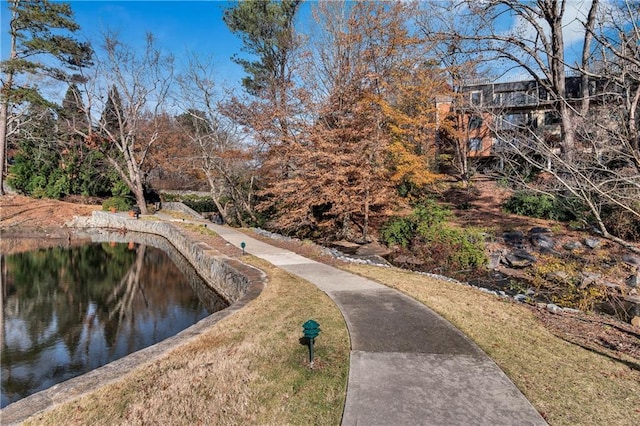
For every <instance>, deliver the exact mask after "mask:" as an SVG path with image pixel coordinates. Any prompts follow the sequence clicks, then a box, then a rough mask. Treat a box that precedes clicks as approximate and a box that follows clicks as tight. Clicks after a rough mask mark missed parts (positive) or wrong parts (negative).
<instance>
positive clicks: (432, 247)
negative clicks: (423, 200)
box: [419, 224, 487, 271]
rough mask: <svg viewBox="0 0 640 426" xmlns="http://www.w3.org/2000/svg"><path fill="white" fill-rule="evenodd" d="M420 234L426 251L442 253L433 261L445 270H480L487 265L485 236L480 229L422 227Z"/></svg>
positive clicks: (440, 226) (442, 226) (441, 225)
mask: <svg viewBox="0 0 640 426" xmlns="http://www.w3.org/2000/svg"><path fill="white" fill-rule="evenodd" d="M419 232H420V237H421V238H422V242H423V243H424V245H425V247H426V249H427V250H428V251H429V252H431V253H432V254H433V253H440V255H439V256H438V258H435V259H433V260H434V261H435V263H436V264H438V265H439V266H440V267H441V268H443V269H444V270H448V271H463V270H467V269H478V268H481V267H483V266H484V265H486V263H487V257H486V255H485V252H484V234H483V232H482V230H480V229H478V228H474V227H468V228H464V229H460V228H454V227H452V226H450V225H447V224H440V225H438V226H432V227H421V228H420V231H419Z"/></svg>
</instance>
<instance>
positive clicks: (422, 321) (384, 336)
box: [207, 224, 546, 426]
mask: <svg viewBox="0 0 640 426" xmlns="http://www.w3.org/2000/svg"><path fill="white" fill-rule="evenodd" d="M207 226H208V227H209V228H210V229H213V230H214V231H215V232H217V233H218V234H219V235H220V236H221V237H222V238H224V239H225V240H227V241H228V242H229V243H231V244H233V245H235V246H237V247H241V243H242V242H244V243H245V244H246V247H245V251H246V252H247V253H250V254H252V255H254V256H256V257H259V258H262V259H264V260H266V261H268V262H270V263H272V264H273V265H275V266H277V267H279V268H281V269H284V270H285V271H288V272H290V273H292V274H294V275H297V276H299V277H301V278H303V279H305V280H307V281H309V282H311V283H312V284H314V285H316V286H317V287H318V288H319V289H320V290H322V291H324V292H325V293H326V294H327V295H328V296H329V297H331V299H333V301H334V302H335V303H336V305H337V306H338V308H339V309H340V311H341V312H342V315H343V316H344V319H345V321H346V323H347V327H348V330H349V336H350V338H351V357H350V368H349V382H348V387H347V399H346V404H345V409H344V413H343V417H342V424H343V425H367V426H370V425H492V426H493V425H519V426H521V425H546V422H545V421H544V419H543V418H542V417H541V416H540V415H539V414H538V412H537V411H536V410H535V409H534V408H533V406H532V405H531V404H530V403H529V401H527V399H526V398H525V397H524V396H523V395H522V393H521V392H520V391H519V390H518V389H517V388H516V387H515V385H514V384H513V383H512V382H511V381H510V380H509V378H508V377H507V376H506V375H505V374H504V373H503V372H502V370H500V369H499V368H498V366H497V365H496V364H495V363H494V362H493V361H492V360H491V359H490V358H489V357H488V356H487V355H486V354H485V353H484V352H483V351H482V350H481V349H480V348H479V347H477V346H476V345H475V344H474V343H473V342H472V341H470V340H469V339H468V338H467V337H465V336H464V335H463V334H462V333H461V332H460V331H459V330H458V329H456V328H455V327H453V326H452V325H451V324H450V323H449V322H447V321H445V320H444V319H443V318H442V317H440V316H439V315H437V314H435V313H434V312H433V311H431V310H430V309H429V308H427V307H426V306H424V305H422V304H420V303H418V302H416V301H415V300H413V299H412V298H410V297H408V296H405V295H404V294H402V293H401V292H399V291H397V290H393V289H391V288H388V287H386V286H383V285H381V284H378V283H375V282H373V281H370V280H367V279H365V278H362V277H359V276H357V275H354V274H350V273H348V272H344V271H341V270H339V269H336V268H334V267H331V266H328V265H325V264H322V263H319V262H316V261H313V260H310V259H307V258H305V257H302V256H300V255H298V254H296V253H293V252H291V251H288V250H284V249H280V248H277V247H274V246H271V245H269V244H266V243H263V242H261V241H258V240H256V239H253V238H250V237H248V236H247V235H246V234H243V233H241V232H238V231H235V230H233V229H231V228H227V227H224V226H218V225H212V224H207ZM497 332H499V331H497Z"/></svg>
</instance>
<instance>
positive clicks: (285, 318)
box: [28, 256, 349, 425]
mask: <svg viewBox="0 0 640 426" xmlns="http://www.w3.org/2000/svg"><path fill="white" fill-rule="evenodd" d="M244 260H248V261H249V262H248V263H252V264H254V265H255V266H257V267H259V268H261V269H262V270H264V271H265V272H266V273H267V274H268V277H269V281H268V284H267V287H266V288H265V289H264V291H263V293H262V294H261V295H260V297H258V298H257V299H256V300H254V301H253V302H251V303H250V304H249V305H248V306H246V307H244V308H243V309H242V310H240V311H239V312H237V313H235V314H234V315H232V316H230V317H228V318H226V319H225V320H223V321H221V322H220V323H218V324H217V325H216V326H215V327H213V329H212V330H210V331H209V332H207V333H206V334H204V335H203V336H201V337H200V338H198V340H197V341H195V342H193V343H191V344H187V345H185V346H183V347H181V348H179V349H177V350H175V351H173V352H172V353H170V354H168V355H167V356H166V357H165V358H163V359H161V360H159V361H156V362H154V363H152V364H150V365H147V366H145V367H142V368H140V369H138V370H136V371H133V372H132V373H131V374H130V375H128V376H127V377H126V378H124V379H123V380H121V381H119V382H118V383H115V384H112V385H108V386H105V387H103V388H101V389H99V390H97V391H95V392H94V393H92V394H89V395H88V396H85V397H83V398H81V399H79V400H77V401H74V402H71V403H67V404H65V405H62V406H60V407H58V408H56V409H54V410H52V411H50V412H47V413H45V414H43V415H39V416H37V417H35V418H32V419H31V420H30V421H29V422H28V423H29V424H49V425H60V424H66V425H72V424H83V425H88V424H100V425H106V424H132V425H136V424H140V425H141V424H163V425H165V424H172V425H173V424H185V425H186V424H188V425H192V424H220V425H227V424H228V425H236V424H322V425H336V424H339V423H340V419H341V416H342V409H343V405H344V400H345V396H346V384H347V376H348V366H349V339H348V334H347V330H346V326H345V323H344V320H343V318H342V316H341V314H340V312H339V310H338V309H337V308H336V307H335V305H334V304H333V303H332V302H331V301H330V299H328V297H327V296H326V295H325V294H324V293H322V292H320V291H319V290H318V289H317V288H315V287H314V286H312V285H310V284H309V283H307V282H305V281H302V280H300V279H297V278H294V277H293V276H291V275H289V274H287V273H285V272H283V271H281V270H278V269H275V268H274V267H272V266H271V265H269V264H267V263H266V262H263V261H260V260H257V259H254V258H250V257H249V256H247V257H246V258H245V259H244ZM310 318H313V319H315V320H316V321H318V322H319V323H320V325H321V329H322V332H321V334H320V336H319V337H318V338H317V339H316V345H315V360H316V363H315V364H316V366H315V368H314V369H313V370H311V369H310V368H309V366H308V349H307V347H306V346H303V345H301V344H300V342H299V339H300V338H301V337H302V324H303V323H304V322H305V321H306V320H307V319H310Z"/></svg>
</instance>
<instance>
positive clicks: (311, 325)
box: [302, 319, 321, 368]
mask: <svg viewBox="0 0 640 426" xmlns="http://www.w3.org/2000/svg"><path fill="white" fill-rule="evenodd" d="M302 330H303V331H302V332H303V333H304V337H306V338H307V340H308V342H309V366H310V367H311V368H313V344H314V341H315V338H316V337H318V334H320V331H321V330H320V324H318V323H317V322H315V321H314V320H311V319H310V320H308V321H307V322H305V323H304V324H302Z"/></svg>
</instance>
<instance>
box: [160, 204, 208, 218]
mask: <svg viewBox="0 0 640 426" xmlns="http://www.w3.org/2000/svg"><path fill="white" fill-rule="evenodd" d="M162 210H171V211H177V212H180V213H184V214H188V215H189V216H193V217H196V218H198V219H202V215H201V214H200V213H198V212H197V211H195V210H194V209H192V208H191V207H189V206H187V205H186V204H184V203H177V202H165V203H162Z"/></svg>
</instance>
